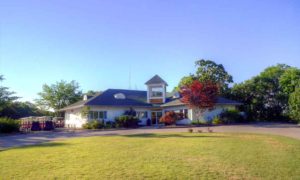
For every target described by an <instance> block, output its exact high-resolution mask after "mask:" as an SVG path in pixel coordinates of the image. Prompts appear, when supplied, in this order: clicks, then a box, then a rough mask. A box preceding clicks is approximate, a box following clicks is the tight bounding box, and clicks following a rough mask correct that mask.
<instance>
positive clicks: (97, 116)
mask: <svg viewBox="0 0 300 180" xmlns="http://www.w3.org/2000/svg"><path fill="white" fill-rule="evenodd" d="M93 114H94V117H93V119H98V118H99V115H98V112H97V111H94V113H93Z"/></svg>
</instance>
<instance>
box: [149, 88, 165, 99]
mask: <svg viewBox="0 0 300 180" xmlns="http://www.w3.org/2000/svg"><path fill="white" fill-rule="evenodd" d="M163 92H164V89H163V87H152V88H151V97H163Z"/></svg>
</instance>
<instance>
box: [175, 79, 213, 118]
mask: <svg viewBox="0 0 300 180" xmlns="http://www.w3.org/2000/svg"><path fill="white" fill-rule="evenodd" d="M180 94H181V96H182V98H181V101H182V102H183V103H185V104H187V105H188V106H189V107H191V108H193V109H194V110H195V112H196V116H197V117H200V116H201V114H202V113H203V112H204V111H205V110H207V109H209V110H210V109H212V108H213V107H214V105H215V103H216V100H217V95H218V86H217V85H216V84H215V83H213V82H211V81H204V82H200V81H198V80H194V81H193V82H192V84H190V85H187V86H183V87H181V90H180Z"/></svg>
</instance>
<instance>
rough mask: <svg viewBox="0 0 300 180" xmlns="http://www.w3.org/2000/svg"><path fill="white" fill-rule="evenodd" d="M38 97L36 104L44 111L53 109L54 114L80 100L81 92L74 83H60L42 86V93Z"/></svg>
mask: <svg viewBox="0 0 300 180" xmlns="http://www.w3.org/2000/svg"><path fill="white" fill-rule="evenodd" d="M38 95H39V96H40V98H39V99H37V100H36V102H37V104H38V105H39V106H41V107H44V108H45V109H53V110H54V111H55V112H58V110H59V109H61V108H64V107H66V106H68V105H70V104H73V103H75V102H77V101H78V100H80V99H81V98H82V92H81V91H80V90H79V85H78V83H77V82H75V81H71V82H70V83H68V82H66V81H60V82H56V84H52V85H50V86H49V85H47V84H44V85H43V91H42V92H40V93H38Z"/></svg>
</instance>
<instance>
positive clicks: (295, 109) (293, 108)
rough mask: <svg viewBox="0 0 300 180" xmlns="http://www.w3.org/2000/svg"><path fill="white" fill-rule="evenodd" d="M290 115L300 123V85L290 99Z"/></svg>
mask: <svg viewBox="0 0 300 180" xmlns="http://www.w3.org/2000/svg"><path fill="white" fill-rule="evenodd" d="M289 115H290V117H291V118H292V119H293V120H295V121H298V123H300V84H299V85H298V86H297V87H296V88H295V91H294V92H293V93H291V94H290V97H289Z"/></svg>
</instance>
